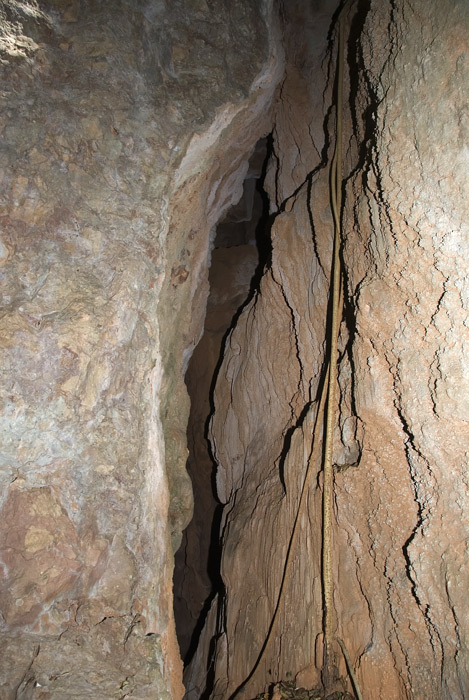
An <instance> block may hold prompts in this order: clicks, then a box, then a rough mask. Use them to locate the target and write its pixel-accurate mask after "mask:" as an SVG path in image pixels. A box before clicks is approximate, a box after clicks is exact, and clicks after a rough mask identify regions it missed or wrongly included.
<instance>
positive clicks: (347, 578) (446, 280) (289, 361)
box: [188, 0, 469, 700]
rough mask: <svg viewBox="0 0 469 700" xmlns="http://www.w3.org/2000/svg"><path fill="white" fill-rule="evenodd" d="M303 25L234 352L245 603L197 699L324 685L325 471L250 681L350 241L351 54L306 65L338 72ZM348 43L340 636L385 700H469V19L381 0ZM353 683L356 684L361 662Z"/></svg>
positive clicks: (227, 373)
mask: <svg viewBox="0 0 469 700" xmlns="http://www.w3.org/2000/svg"><path fill="white" fill-rule="evenodd" d="M289 10H290V14H289V11H288V10H286V11H285V14H286V18H285V20H286V22H289V21H290V22H292V23H291V24H290V27H292V28H293V27H295V24H294V22H295V20H296V19H297V18H298V17H299V13H300V11H301V12H306V9H305V6H304V5H303V3H291V5H290V6H289ZM331 14H332V13H331ZM303 17H306V19H305V20H304V21H303V22H302V24H301V29H300V28H299V26H298V25H296V29H297V30H298V31H296V32H294V31H293V30H292V31H289V30H287V32H286V34H285V37H286V53H287V73H286V79H285V82H284V83H283V85H282V91H281V95H282V96H288V101H287V102H286V101H285V100H282V99H281V100H280V101H279V104H278V109H277V111H276V120H275V131H274V135H275V156H276V157H275V158H274V159H273V161H272V164H271V169H270V177H269V178H268V182H269V183H270V195H271V201H272V208H273V210H274V211H277V212H278V216H277V218H276V221H275V223H274V227H273V231H272V247H273V254H272V264H271V266H270V267H269V268H268V269H266V272H265V274H264V277H263V279H262V281H261V284H260V288H259V291H258V294H257V295H256V296H255V298H253V300H252V302H251V303H250V304H249V305H248V306H247V307H246V309H245V310H244V312H243V314H242V315H241V317H240V319H239V321H238V324H237V326H236V328H235V329H234V330H233V332H232V334H231V336H230V338H229V340H228V343H227V351H226V354H225V357H224V361H223V364H222V366H221V369H220V373H219V376H218V379H217V385H216V389H215V413H214V416H213V419H212V426H211V434H212V438H211V439H212V443H213V451H214V454H215V457H216V459H217V462H218V469H217V488H218V494H219V497H220V498H221V499H222V501H223V502H224V503H225V504H226V506H225V511H224V516H223V523H222V527H221V537H222V544H223V556H222V565H221V573H222V577H223V581H224V583H225V587H226V593H225V595H224V596H223V598H221V597H220V598H219V599H218V600H216V601H215V602H214V604H213V606H212V609H211V613H210V615H209V618H208V620H207V625H206V629H205V632H204V635H203V636H202V640H201V645H200V649H199V651H198V654H197V656H196V657H195V659H194V661H193V663H192V666H191V669H190V674H189V675H188V679H189V680H190V683H191V685H190V688H189V692H188V697H190V698H195V697H198V695H197V693H199V694H200V692H201V691H202V690H203V688H204V687H206V684H207V680H208V681H209V684H211V690H210V697H211V698H213V699H215V698H217V699H220V700H221V699H223V700H227V698H231V697H234V695H233V693H235V692H236V697H237V698H252V697H254V696H255V695H256V694H258V693H261V692H262V691H263V690H265V688H266V687H267V686H268V685H269V683H272V682H275V681H280V680H282V679H287V678H291V677H294V678H295V677H296V682H297V685H301V686H304V687H310V688H312V687H314V686H315V685H317V683H318V682H319V680H320V667H321V661H322V658H321V654H320V632H321V627H322V603H321V586H320V554H321V534H320V531H321V511H320V507H321V506H320V503H321V476H320V474H319V468H320V460H319V456H318V455H317V454H316V453H315V454H313V457H312V460H311V464H312V470H313V473H312V478H311V481H310V483H309V490H308V498H307V500H306V506H305V508H304V511H303V512H302V513H300V520H299V534H298V537H297V539H296V541H295V543H294V549H293V551H292V554H291V565H290V567H289V568H288V571H287V576H286V579H285V586H284V589H283V593H282V598H281V600H280V605H279V611H278V616H277V618H276V622H275V627H274V630H273V632H272V635H271V638H270V641H269V642H268V644H267V646H266V647H265V649H264V652H263V656H262V657H261V660H260V663H259V665H258V667H257V670H256V671H255V673H254V674H253V675H252V676H251V675H250V674H251V671H252V669H253V668H254V666H255V663H256V660H257V659H258V656H259V653H260V651H261V649H262V647H263V644H264V642H265V640H266V638H267V634H268V629H269V625H270V623H271V621H272V619H273V617H274V610H275V608H276V605H277V601H278V593H279V590H280V583H281V579H282V576H283V573H284V566H285V561H286V551H287V547H288V546H289V540H290V536H291V532H292V527H293V525H292V524H293V520H294V518H295V515H296V512H297V507H298V503H299V493H300V488H301V485H302V482H303V479H304V475H305V468H306V463H307V461H308V459H310V458H311V456H310V451H311V435H312V429H313V423H314V419H315V415H316V411H317V395H318V385H319V380H320V377H321V372H322V371H323V369H324V365H323V359H324V347H325V342H324V338H325V336H324V329H325V318H326V303H327V293H328V282H327V280H328V276H329V260H330V256H331V250H330V248H331V244H330V242H331V239H332V225H331V219H330V211H329V195H328V177H327V172H326V170H325V169H322V168H321V167H319V168H318V166H320V165H321V164H322V163H324V162H325V160H326V157H327V159H329V160H330V158H331V155H332V143H331V142H332V139H333V129H334V120H333V113H332V111H331V110H330V109H329V105H330V100H331V92H330V87H331V84H332V81H333V75H334V71H333V69H334V54H331V56H332V59H331V60H328V59H327V55H326V54H325V51H324V50H325V48H326V45H325V37H326V32H324V34H323V37H324V39H323V44H322V50H323V51H324V54H323V56H322V57H323V58H325V59H326V60H325V61H324V62H322V63H321V62H319V61H317V60H316V59H315V57H314V56H313V55H312V54H311V53H306V54H304V53H302V48H301V47H304V46H306V45H307V46H314V47H315V49H314V51H315V52H316V57H317V56H318V55H320V54H321V51H319V50H318V46H317V43H316V42H314V41H309V42H308V41H306V38H307V37H309V38H310V39H311V37H312V33H311V32H312V30H311V24H310V23H309V22H308V15H303ZM347 26H348V28H349V30H348V31H349V34H348V40H347V51H346V56H347V63H348V67H349V70H350V73H349V74H348V76H347V78H346V86H345V90H346V98H345V100H346V109H345V113H344V126H345V136H344V146H345V151H346V157H345V165H344V177H345V189H344V192H345V207H344V217H343V218H344V245H343V262H344V267H345V285H344V286H345V311H344V322H343V323H342V328H341V337H340V356H339V359H340V364H339V384H340V405H339V410H338V411H337V424H338V430H337V438H336V441H335V445H334V462H335V464H336V469H335V503H334V506H335V524H334V550H335V570H334V579H335V594H334V605H335V617H336V634H337V636H338V637H340V638H341V639H342V640H343V641H344V642H345V645H346V647H347V649H348V653H349V655H350V657H351V660H352V664H353V666H354V668H355V670H356V672H357V676H358V681H359V684H360V687H361V689H362V693H363V696H364V697H365V698H386V700H401V699H403V698H413V699H419V700H423V699H424V698H425V699H426V700H428V699H431V700H437V699H441V698H448V700H449V698H452V699H453V698H460V699H461V700H462V698H464V697H466V696H467V692H468V689H469V667H468V659H469V648H468V635H469V625H468V617H467V609H466V608H467V602H466V596H467V593H466V592H467V587H468V582H469V578H468V575H469V558H468V551H467V541H468V540H467V538H468V533H469V523H468V513H469V490H468V487H469V483H468V479H467V467H468V455H469V427H468V423H467V417H468V405H467V401H468V395H469V394H468V391H467V380H468V376H467V375H468V365H467V349H468V342H469V331H468V326H469V323H468V320H467V319H468V316H467V311H468V303H469V297H468V288H467V260H468V259H469V255H468V254H469V251H468V240H469V236H468V233H469V231H468V226H467V221H468V209H467V198H466V197H465V196H464V193H465V192H466V191H467V185H468V183H467V172H468V165H469V163H468V154H467V145H465V144H467V105H466V103H465V95H464V91H465V88H464V86H465V82H466V80H467V36H468V28H469V17H468V8H467V6H466V4H465V3H461V2H457V1H454V0H446V1H445V2H444V3H443V4H441V3H436V2H430V3H429V2H427V1H425V2H424V1H423V0H416V2H413V3H412V6H410V5H409V4H408V3H405V2H401V1H400V0H399V1H398V2H389V3H388V2H381V1H379V2H378V0H376V1H375V0H371V2H369V3H363V2H359V3H352V4H351V5H350V7H349V10H348V13H347ZM302 32H304V34H302ZM302 36H305V39H304V40H302V38H301V37H302ZM330 36H331V38H333V37H334V33H333V32H332V33H331V34H330ZM293 42H294V43H293ZM329 48H330V47H329ZM315 61H316V62H315ZM311 65H313V67H314V68H315V72H314V71H313V74H314V75H315V76H316V84H315V86H314V88H315V90H316V91H317V92H318V93H319V94H320V95H321V98H322V96H324V103H323V104H322V105H321V113H320V114H316V115H314V117H312V116H311V111H310V101H309V100H308V99H307V98H306V97H305V95H307V94H308V92H309V90H311V89H312V88H311V85H310V81H311ZM305 105H306V106H307V107H306V108H305ZM293 114H294V115H295V117H294V119H293V117H292V115H293ZM311 119H314V121H313V122H311ZM323 125H324V126H325V127H326V133H324V132H321V128H322V127H323ZM324 146H325V147H326V150H324ZM337 653H339V648H338V647H337ZM338 665H339V673H340V674H341V675H342V676H343V677H346V669H345V664H344V661H343V660H342V659H338ZM248 678H249V681H248V683H247V684H246V686H244V687H242V684H243V682H244V681H245V680H246V679H248ZM209 688H210V685H209ZM237 691H239V692H237Z"/></svg>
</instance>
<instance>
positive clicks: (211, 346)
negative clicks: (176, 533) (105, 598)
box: [174, 136, 273, 698]
mask: <svg viewBox="0 0 469 700" xmlns="http://www.w3.org/2000/svg"><path fill="white" fill-rule="evenodd" d="M271 151H272V137H271V136H268V137H266V138H263V139H261V140H260V141H259V142H258V143H257V145H256V147H255V149H254V152H253V154H252V156H251V158H250V160H249V167H248V172H247V174H246V178H245V181H244V185H243V195H242V197H241V199H240V201H239V202H238V203H237V204H236V205H234V206H233V207H231V209H230V210H229V211H228V212H227V214H226V216H225V218H224V219H223V221H221V222H220V223H219V224H218V226H217V230H216V234H215V239H214V247H213V250H212V255H211V267H210V271H209V282H210V294H209V298H208V302H207V314H206V320H205V326H204V333H203V336H202V338H201V340H200V342H199V344H198V345H197V347H196V348H195V350H194V353H193V356H192V358H191V360H190V362H189V367H188V370H187V373H186V377H185V381H186V385H187V389H188V393H189V396H190V399H191V411H190V417H189V422H188V429H187V441H188V449H189V456H188V461H187V471H188V473H189V475H190V477H191V480H192V486H193V491H194V514H193V519H192V521H191V522H190V524H189V526H188V527H187V529H186V530H185V531H184V533H183V540H182V544H181V547H180V549H179V550H178V552H177V553H176V556H175V571H174V613H175V620H176V632H177V635H178V641H179V644H180V649H181V656H182V658H183V661H184V664H185V666H186V667H187V665H188V664H189V663H190V662H191V660H192V659H193V657H194V654H195V652H196V650H197V646H198V643H199V638H200V634H201V632H202V629H203V627H204V624H205V622H206V618H207V614H208V612H209V610H210V607H211V605H212V603H213V600H214V598H215V597H216V596H217V595H218V599H219V613H218V614H223V600H224V595H223V591H224V587H223V581H222V578H221V575H220V559H221V546H220V524H221V520H222V513H223V506H222V505H221V504H220V502H219V501H218V499H217V495H216V486H215V462H214V459H213V455H212V452H211V446H210V441H209V438H208V426H209V421H210V416H211V414H212V412H213V408H214V405H213V392H214V388H215V383H216V377H217V375H218V372H219V369H220V366H221V363H222V360H223V354H224V347H225V343H226V339H227V337H228V335H229V334H230V332H231V330H232V329H233V328H234V326H235V325H236V323H237V320H238V318H239V316H240V314H241V312H242V310H243V309H244V308H245V306H246V305H247V304H248V303H249V302H250V301H252V299H253V297H254V296H255V295H256V292H257V289H258V287H259V283H260V280H261V278H262V275H263V272H264V270H265V269H266V267H268V266H269V265H270V261H271V252H272V246H271V239H270V227H271V222H272V219H273V217H270V216H269V200H268V196H267V194H266V192H265V191H264V188H263V184H264V179H265V175H266V170H267V164H268V160H269V157H270V154H271ZM212 641H213V640H212ZM210 656H211V655H210V654H209V660H208V667H207V678H206V689H205V691H204V693H203V694H202V695H201V698H203V697H206V696H207V694H209V693H210V692H211V688H212V686H213V682H214V678H211V675H213V673H212V670H213V669H211V665H212V664H211V663H210Z"/></svg>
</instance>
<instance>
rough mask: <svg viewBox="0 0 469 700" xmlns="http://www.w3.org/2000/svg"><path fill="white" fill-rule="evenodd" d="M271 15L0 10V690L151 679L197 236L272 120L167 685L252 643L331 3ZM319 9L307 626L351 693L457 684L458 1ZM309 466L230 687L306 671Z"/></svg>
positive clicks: (149, 691)
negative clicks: (335, 242)
mask: <svg viewBox="0 0 469 700" xmlns="http://www.w3.org/2000/svg"><path fill="white" fill-rule="evenodd" d="M278 9H279V8H277V7H274V6H273V3H272V2H270V1H268V0H265V2H250V1H249V0H232V1H231V2H228V1H226V2H225V1H223V0H212V1H209V0H185V1H183V0H178V1H177V2H174V3H167V2H164V0H159V1H156V0H155V1H154V2H153V1H152V2H144V1H143V0H127V1H124V0H121V1H120V2H113V3H100V2H94V1H93V0H87V1H86V2H85V0H49V1H46V0H40V1H37V2H36V1H35V0H25V1H24V2H14V3H13V2H1V3H0V51H1V62H2V63H1V66H2V68H1V70H2V75H1V80H2V91H3V94H2V99H3V102H2V107H1V113H0V129H1V138H2V154H1V158H2V170H1V178H2V185H1V207H2V208H1V217H2V219H1V220H2V231H1V244H0V256H1V259H0V265H1V275H2V320H1V324H2V333H1V345H2V360H1V361H2V369H3V371H4V381H3V382H2V387H1V391H2V411H3V414H2V419H3V420H2V451H1V460H2V461H1V463H0V468H1V480H2V489H1V495H0V507H1V513H0V515H1V519H0V530H1V532H0V560H1V562H0V563H1V569H0V570H1V576H2V578H1V582H0V610H1V618H0V625H1V626H0V633H1V649H0V652H1V653H0V677H1V686H2V687H1V690H0V697H2V699H3V698H5V700H10V699H13V698H15V699H16V698H18V699H19V698H24V699H26V698H57V700H58V699H62V698H65V697H70V698H72V697H73V698H77V699H79V698H89V697H100V698H120V697H134V698H147V697H158V698H161V699H162V700H163V699H164V698H167V699H168V700H169V698H181V697H182V695H183V692H184V690H183V687H182V683H181V679H182V664H181V661H180V658H179V652H178V648H177V643H176V639H175V632H174V623H173V613H172V569H173V552H174V551H175V550H176V549H177V547H178V545H179V543H180V540H181V531H182V529H183V527H184V526H185V525H186V524H187V522H188V520H189V519H190V517H191V511H192V490H191V487H190V482H189V479H188V476H187V473H186V470H185V461H186V454H187V452H186V435H185V430H186V424H187V417H188V411H189V405H188V398H187V392H186V388H185V385H184V381H183V374H184V372H185V370H186V368H187V365H188V362H189V359H190V356H191V354H192V352H193V349H194V347H195V346H196V345H197V342H198V340H199V338H200V334H201V331H202V327H203V320H204V314H205V304H206V299H207V295H208V273H207V268H208V264H209V260H210V247H211V239H212V238H213V234H214V227H215V225H216V223H217V222H218V221H219V220H220V219H221V218H222V217H223V215H224V213H225V212H226V211H227V210H228V208H229V206H230V205H231V204H232V203H234V202H236V201H237V200H238V199H239V197H240V196H241V191H242V182H243V179H244V176H245V174H246V172H247V170H248V161H249V156H250V153H251V152H252V150H253V149H254V146H255V143H256V141H257V140H258V138H259V137H261V136H263V135H265V134H267V133H269V132H270V131H271V130H272V128H273V141H274V155H273V157H272V160H271V164H270V169H269V172H268V174H267V178H266V185H265V186H266V188H267V190H268V192H269V196H270V200H271V210H272V213H275V214H277V216H276V220H275V223H274V226H273V229H272V264H271V266H270V268H269V269H267V270H266V273H265V275H264V278H263V279H262V282H261V285H260V289H259V291H258V293H257V295H255V296H254V297H253V299H252V301H251V302H250V304H249V305H248V306H247V307H246V309H245V311H244V313H243V314H242V315H241V317H240V319H239V323H238V325H237V326H236V328H235V329H234V331H233V333H232V334H231V336H230V338H229V342H228V346H227V353H226V357H225V359H224V363H223V366H222V369H221V373H220V377H219V380H218V384H217V389H216V393H215V397H214V400H215V404H216V412H215V414H214V417H213V421H212V440H213V450H214V453H215V455H216V457H217V460H218V470H217V484H218V494H219V497H220V499H222V500H223V501H224V502H225V503H226V504H227V507H226V509H225V514H224V520H223V523H222V541H223V545H224V554H223V561H222V572H221V573H222V576H223V579H224V583H225V587H226V598H224V599H217V600H215V601H214V604H213V606H212V609H211V613H210V615H209V617H208V619H207V624H206V628H205V632H204V635H203V637H202V640H201V644H200V646H199V649H198V651H197V654H196V657H195V658H194V661H193V663H192V666H191V668H189V669H188V672H187V676H186V680H187V687H188V688H189V691H188V697H193V698H195V697H199V694H200V692H201V691H202V690H203V689H204V687H205V686H206V682H207V678H211V679H214V680H215V687H214V689H213V692H212V696H213V698H228V697H229V696H230V694H231V693H233V692H234V690H235V689H236V688H238V687H239V685H240V684H241V683H242V682H243V681H244V680H245V678H246V677H247V676H248V674H249V673H250V671H251V669H252V667H253V664H254V662H255V660H256V658H257V656H258V653H259V650H260V648H261V647H262V644H263V641H264V639H265V635H266V631H267V628H268V626H269V622H270V620H271V619H272V614H273V610H274V607H275V605H276V601H277V595H278V591H279V586H280V581H281V578H282V573H283V563H284V561H285V555H286V551H287V547H288V537H289V533H290V532H291V530H292V523H293V520H294V518H295V515H296V512H297V505H298V498H299V490H300V488H301V485H302V479H303V476H304V473H305V466H306V463H307V461H308V460H309V459H310V451H311V432H312V427H313V424H314V421H315V417H316V414H317V396H318V386H319V380H320V377H321V373H322V368H323V360H324V347H325V343H324V333H325V324H326V309H327V294H328V276H329V265H330V263H329V261H330V256H331V232H332V222H331V216H330V207H329V189H328V172H327V167H326V166H327V161H328V160H329V159H330V157H331V153H332V139H333V131H334V116H333V110H332V109H331V108H330V104H331V100H332V84H333V76H334V54H333V53H328V50H332V44H333V41H332V40H333V39H334V37H335V34H334V32H333V31H332V32H331V33H329V30H330V27H331V21H332V16H333V13H334V12H335V10H336V2H335V1H332V0H331V1H327V0H325V1H324V2H318V3H315V4H312V3H309V2H306V1H304V0H292V1H291V2H288V3H280V13H278V11H277V10H278ZM279 14H280V17H281V18H282V20H283V28H282V31H283V39H282V41H281V40H280V35H279V32H280V28H279V26H278V24H277V18H278V16H279ZM333 26H334V25H333ZM347 26H348V28H349V32H350V34H349V39H348V44H347V62H348V65H349V68H350V74H349V73H347V76H348V75H350V76H351V77H350V79H349V78H348V77H347V80H346V91H347V107H346V111H345V115H344V118H345V127H346V133H345V138H344V146H345V166H344V175H345V181H346V184H345V195H346V196H345V207H344V231H345V234H344V248H343V261H344V265H345V309H346V319H347V321H346V323H344V324H343V325H342V330H341V340H340V348H341V363H340V388H341V401H340V410H339V411H338V422H339V426H340V430H339V433H338V434H339V437H338V438H337V440H336V444H335V461H336V463H337V464H338V465H341V468H340V469H338V470H337V473H336V479H335V508H336V521H337V523H336V527H335V534H334V537H335V549H336V552H337V556H336V559H335V566H336V572H335V574H336V575H335V579H336V582H337V584H338V585H337V587H336V593H335V608H336V617H337V625H338V630H337V631H338V634H339V635H340V636H341V637H342V638H343V639H344V641H345V643H346V645H347V647H348V650H349V653H350V655H351V658H352V662H353V664H354V666H355V668H356V669H357V673H358V678H359V682H360V685H361V687H362V689H363V694H364V697H365V698H366V697H382V698H386V699H387V700H393V699H394V698H396V700H397V699H399V700H400V699H401V698H422V699H423V698H431V699H432V700H433V699H435V700H436V699H437V698H463V697H464V696H465V694H466V693H467V688H468V687H469V678H468V675H469V669H468V666H467V663H468V661H467V659H468V623H467V613H466V612H465V607H464V606H465V593H466V590H467V583H468V557H467V544H466V542H467V532H468V523H467V512H468V487H469V486H468V482H467V453H468V452H469V447H468V428H467V396H468V393H467V390H465V389H464V385H465V383H466V382H467V363H466V364H465V357H467V345H468V335H467V318H466V312H467V303H468V299H467V294H468V292H467V282H466V276H467V263H466V260H467V259H468V251H467V240H468V237H467V223H466V222H467V220H468V217H467V206H466V202H465V197H464V195H465V192H466V191H467V182H466V172H467V146H466V145H465V144H466V143H467V132H466V131H465V129H467V126H466V122H465V121H464V120H465V112H464V109H465V103H464V80H465V75H466V71H467V57H466V55H467V54H466V51H467V36H468V32H467V29H468V17H467V9H466V4H465V3H464V2H461V1H458V0H444V2H439V3H438V4H437V3H436V2H435V1H434V0H431V1H430V2H428V1H427V2H424V0H415V1H414V2H413V3H412V5H409V3H406V2H404V0H393V1H390V2H387V1H386V2H381V1H378V0H369V1H368V0H359V1H358V2H357V3H351V5H350V9H349V12H348V15H347ZM284 49H285V51H286V54H287V56H288V64H287V69H286V73H285V75H284V65H283V51H284ZM283 78H285V79H283ZM277 88H278V89H277ZM273 105H275V109H272V106H273ZM227 389H228V390H229V391H228V392H227ZM230 393H231V396H230ZM312 464H313V473H312V479H311V482H310V485H309V491H308V500H307V508H306V509H305V511H304V512H303V513H302V517H301V520H300V529H299V534H298V539H297V541H296V542H295V548H294V551H293V556H292V564H291V567H290V569H289V571H288V577H287V579H286V583H285V590H284V593H283V598H282V601H281V603H282V605H281V606H280V607H279V615H278V619H277V621H276V628H275V634H273V635H272V640H271V642H270V643H269V646H268V648H267V649H266V652H265V655H264V657H263V659H262V661H261V663H260V665H259V668H258V670H257V672H256V674H255V675H254V676H253V677H252V679H251V680H250V683H249V686H248V687H247V688H246V690H245V691H244V692H241V693H240V695H239V696H240V697H243V696H244V697H246V698H249V697H253V696H254V695H255V694H256V693H257V692H260V691H262V690H264V689H265V686H266V685H267V684H268V683H269V682H275V681H277V680H280V679H285V678H289V677H293V678H296V681H297V683H298V684H303V685H305V686H309V687H311V686H313V685H314V684H316V683H317V682H318V680H319V670H320V663H321V658H320V653H319V652H320V645H318V644H317V639H318V635H319V633H320V631H321V609H322V603H321V590H320V561H319V553H320V529H321V517H320V501H321V477H320V474H319V469H320V460H319V456H318V455H317V454H316V453H315V454H314V455H313V459H312ZM214 642H216V644H214ZM338 663H339V665H340V672H341V673H342V674H343V675H344V676H345V668H344V664H343V661H342V660H340V661H339V662H338Z"/></svg>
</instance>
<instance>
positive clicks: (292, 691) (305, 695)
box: [253, 681, 354, 700]
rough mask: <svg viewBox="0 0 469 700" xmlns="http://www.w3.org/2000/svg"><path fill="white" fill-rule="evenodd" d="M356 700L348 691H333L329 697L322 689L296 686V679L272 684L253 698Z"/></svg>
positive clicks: (267, 699)
mask: <svg viewBox="0 0 469 700" xmlns="http://www.w3.org/2000/svg"><path fill="white" fill-rule="evenodd" d="M289 699H290V700H354V696H353V695H350V693H347V692H343V693H342V692H335V693H331V694H330V695H328V696H327V697H326V696H325V695H323V692H322V690H318V689H317V688H316V689H312V690H307V689H306V688H296V687H295V682H294V681H283V682H281V683H276V684H275V685H272V686H271V687H270V688H269V689H268V690H266V691H265V692H263V693H260V694H259V695H256V697H255V698H253V700H289Z"/></svg>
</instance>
